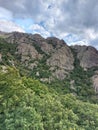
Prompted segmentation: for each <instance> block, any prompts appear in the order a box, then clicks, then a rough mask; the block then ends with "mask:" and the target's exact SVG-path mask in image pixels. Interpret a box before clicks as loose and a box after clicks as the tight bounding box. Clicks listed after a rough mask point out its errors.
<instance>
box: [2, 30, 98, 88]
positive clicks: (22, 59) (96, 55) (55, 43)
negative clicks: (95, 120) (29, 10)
mask: <svg viewBox="0 0 98 130" xmlns="http://www.w3.org/2000/svg"><path fill="white" fill-rule="evenodd" d="M0 46H1V49H0V64H3V63H4V64H8V65H13V66H15V67H17V68H18V69H19V70H20V72H22V71H23V72H22V75H24V74H23V73H25V74H28V75H30V76H31V77H32V76H33V77H34V78H37V79H39V80H40V81H42V82H49V83H50V82H52V81H54V80H55V79H58V80H64V79H66V78H67V77H70V75H71V72H74V70H75V71H77V70H78V69H79V73H80V70H81V72H82V71H83V73H87V72H88V71H89V72H90V71H91V72H92V73H93V74H92V75H91V77H90V78H89V80H91V79H93V80H92V81H93V87H94V88H95V90H98V89H97V88H98V85H97V84H96V80H97V79H96V78H98V77H97V76H95V75H96V71H97V70H98V51H97V49H95V48H94V47H91V46H79V45H75V46H68V45H67V43H66V42H65V41H64V40H60V39H58V38H56V37H48V38H46V39H45V38H43V37H42V36H41V35H39V34H34V35H33V34H28V33H20V32H12V33H4V32H0ZM73 75H74V74H73ZM80 75H81V74H80ZM74 82H75V79H74ZM71 83H72V80H71V81H70V84H71ZM73 84H74V83H73ZM95 84H96V85H95Z"/></svg>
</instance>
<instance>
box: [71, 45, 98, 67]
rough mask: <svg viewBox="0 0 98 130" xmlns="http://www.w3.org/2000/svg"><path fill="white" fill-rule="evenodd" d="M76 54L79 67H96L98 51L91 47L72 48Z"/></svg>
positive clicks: (97, 64)
mask: <svg viewBox="0 0 98 130" xmlns="http://www.w3.org/2000/svg"><path fill="white" fill-rule="evenodd" d="M72 48H73V49H74V50H75V52H76V53H77V58H78V59H79V61H80V66H81V67H83V68H85V69H87V68H92V67H96V66H98V51H97V50H96V49H95V48H94V47H91V46H78V45H76V46H72Z"/></svg>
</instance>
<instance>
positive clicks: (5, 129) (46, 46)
mask: <svg viewBox="0 0 98 130" xmlns="http://www.w3.org/2000/svg"><path fill="white" fill-rule="evenodd" d="M11 129H12V130H15V129H17V130H23V129H24V130H25V129H26V130H97V129H98V50H96V49H95V48H94V47H91V46H79V45H75V46H68V45H67V43H65V41H64V40H60V39H58V38H56V37H49V38H46V39H45V38H43V37H42V36H41V35H39V34H34V35H32V34H27V33H19V32H12V33H5V32H0V130H11Z"/></svg>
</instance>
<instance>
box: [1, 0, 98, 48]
mask: <svg viewBox="0 0 98 130" xmlns="http://www.w3.org/2000/svg"><path fill="white" fill-rule="evenodd" d="M0 30H1V31H6V32H11V31H19V32H28V33H33V34H34V33H39V34H41V35H42V36H43V37H49V36H55V37H58V38H60V39H64V40H65V41H66V42H67V43H68V44H69V45H72V44H76V43H77V44H86V45H93V46H95V47H96V48H97V49H98V0H0Z"/></svg>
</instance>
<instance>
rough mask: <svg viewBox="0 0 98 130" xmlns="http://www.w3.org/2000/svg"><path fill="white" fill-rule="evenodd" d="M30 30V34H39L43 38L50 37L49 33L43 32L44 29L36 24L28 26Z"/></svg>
mask: <svg viewBox="0 0 98 130" xmlns="http://www.w3.org/2000/svg"><path fill="white" fill-rule="evenodd" d="M30 30H32V33H38V34H41V35H42V36H43V37H45V38H46V37H49V36H50V33H49V32H48V31H47V30H45V28H44V27H42V26H40V25H38V24H33V25H32V26H30Z"/></svg>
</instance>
